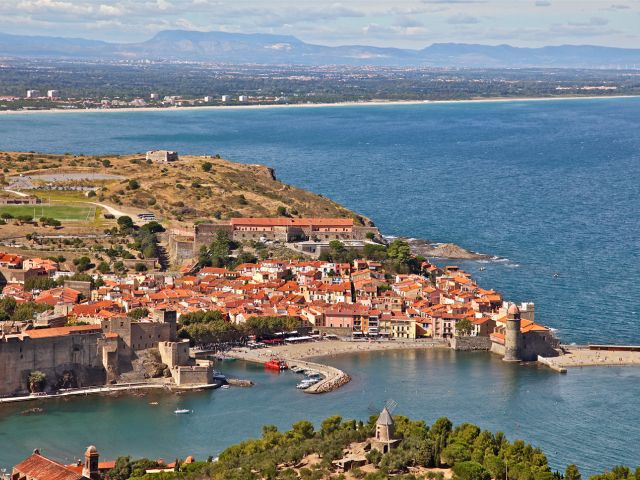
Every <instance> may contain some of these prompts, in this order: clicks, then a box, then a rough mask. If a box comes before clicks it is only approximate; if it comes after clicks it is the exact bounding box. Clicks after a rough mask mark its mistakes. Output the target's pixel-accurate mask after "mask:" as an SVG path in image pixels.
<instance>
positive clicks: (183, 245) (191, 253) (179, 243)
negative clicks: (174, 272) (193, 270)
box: [168, 235, 196, 264]
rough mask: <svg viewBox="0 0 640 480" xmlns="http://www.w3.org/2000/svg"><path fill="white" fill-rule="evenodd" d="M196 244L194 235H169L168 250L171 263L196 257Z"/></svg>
mask: <svg viewBox="0 0 640 480" xmlns="http://www.w3.org/2000/svg"><path fill="white" fill-rule="evenodd" d="M194 246H195V240H194V237H178V236H175V235H169V238H168V251H169V259H170V261H171V263H173V264H179V263H182V262H183V261H184V260H189V259H192V258H194V257H195V255H196V250H195V248H194Z"/></svg>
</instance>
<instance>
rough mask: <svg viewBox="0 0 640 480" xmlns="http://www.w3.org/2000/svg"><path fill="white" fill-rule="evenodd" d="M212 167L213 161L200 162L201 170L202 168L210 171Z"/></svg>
mask: <svg viewBox="0 0 640 480" xmlns="http://www.w3.org/2000/svg"><path fill="white" fill-rule="evenodd" d="M212 168H213V163H211V162H204V163H203V164H202V170H204V171H205V172H210V171H211V169H212Z"/></svg>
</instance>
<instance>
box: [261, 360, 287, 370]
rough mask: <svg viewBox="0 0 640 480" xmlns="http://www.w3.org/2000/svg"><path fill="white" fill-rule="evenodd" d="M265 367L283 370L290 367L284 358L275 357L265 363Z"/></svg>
mask: <svg viewBox="0 0 640 480" xmlns="http://www.w3.org/2000/svg"><path fill="white" fill-rule="evenodd" d="M264 367H265V368H268V369H269V370H278V371H282V370H287V369H288V368H289V365H287V362H285V361H284V360H280V359H278V358H275V357H273V358H272V359H271V360H269V361H268V362H266V363H265V364H264Z"/></svg>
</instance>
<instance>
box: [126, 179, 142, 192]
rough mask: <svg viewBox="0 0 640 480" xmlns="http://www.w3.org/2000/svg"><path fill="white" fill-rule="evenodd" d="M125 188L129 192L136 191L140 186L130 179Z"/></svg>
mask: <svg viewBox="0 0 640 480" xmlns="http://www.w3.org/2000/svg"><path fill="white" fill-rule="evenodd" d="M127 188H128V189H129V190H138V189H139V188H140V184H139V183H138V181H137V180H135V179H131V180H129V184H128V185H127Z"/></svg>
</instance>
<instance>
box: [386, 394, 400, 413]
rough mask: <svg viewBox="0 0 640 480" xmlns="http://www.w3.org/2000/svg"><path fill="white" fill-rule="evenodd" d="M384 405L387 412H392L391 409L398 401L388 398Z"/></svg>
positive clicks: (393, 408)
mask: <svg viewBox="0 0 640 480" xmlns="http://www.w3.org/2000/svg"><path fill="white" fill-rule="evenodd" d="M384 406H385V407H386V408H387V410H388V411H389V413H393V411H394V410H395V409H396V407H397V406H398V402H396V401H395V400H394V399H393V398H390V399H389V400H387V403H385V404H384Z"/></svg>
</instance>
